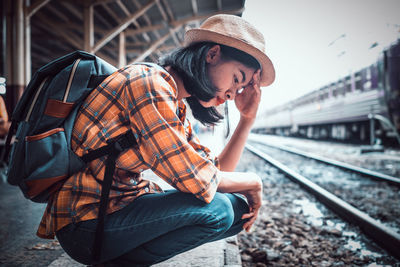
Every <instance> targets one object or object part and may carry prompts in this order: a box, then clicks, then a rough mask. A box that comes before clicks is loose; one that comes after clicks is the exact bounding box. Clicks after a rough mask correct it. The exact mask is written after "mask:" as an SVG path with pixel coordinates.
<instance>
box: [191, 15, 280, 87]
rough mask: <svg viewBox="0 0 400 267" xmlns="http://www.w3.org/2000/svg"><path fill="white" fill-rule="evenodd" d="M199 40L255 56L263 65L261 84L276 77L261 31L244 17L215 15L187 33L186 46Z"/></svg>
mask: <svg viewBox="0 0 400 267" xmlns="http://www.w3.org/2000/svg"><path fill="white" fill-rule="evenodd" d="M197 42H214V43H218V44H223V45H227V46H231V47H234V48H236V49H239V50H241V51H243V52H246V53H247V54H249V55H251V56H253V57H254V58H255V59H257V60H258V62H259V63H260V65H261V82H260V84H261V86H268V85H270V84H271V83H272V82H273V81H274V79H275V69H274V66H273V64H272V62H271V60H270V59H269V57H268V56H267V55H266V54H265V40H264V36H263V35H262V33H261V32H259V31H258V30H257V29H256V28H255V27H254V26H253V25H251V24H250V23H248V22H247V21H245V20H244V19H243V18H241V17H238V16H234V15H226V14H223V15H215V16H212V17H209V18H208V19H207V20H205V21H204V22H203V24H202V25H201V26H200V28H197V29H191V30H188V31H187V32H186V33H185V46H189V45H191V44H193V43H197Z"/></svg>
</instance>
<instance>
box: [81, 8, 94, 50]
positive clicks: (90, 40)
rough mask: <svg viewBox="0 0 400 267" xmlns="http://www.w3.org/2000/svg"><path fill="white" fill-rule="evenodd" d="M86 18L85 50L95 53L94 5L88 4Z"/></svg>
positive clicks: (84, 13)
mask: <svg viewBox="0 0 400 267" xmlns="http://www.w3.org/2000/svg"><path fill="white" fill-rule="evenodd" d="M83 18H84V27H85V29H84V44H83V46H84V47H83V50H85V51H86V52H89V53H93V46H94V24H93V5H90V4H86V5H85V7H84V11H83Z"/></svg>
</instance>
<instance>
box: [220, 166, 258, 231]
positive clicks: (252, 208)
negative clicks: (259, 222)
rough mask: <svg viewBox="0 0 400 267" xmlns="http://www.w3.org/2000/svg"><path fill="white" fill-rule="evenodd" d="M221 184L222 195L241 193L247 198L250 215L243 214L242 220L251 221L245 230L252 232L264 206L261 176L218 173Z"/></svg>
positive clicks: (242, 173) (248, 173) (245, 225)
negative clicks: (251, 229) (252, 227)
mask: <svg viewBox="0 0 400 267" xmlns="http://www.w3.org/2000/svg"><path fill="white" fill-rule="evenodd" d="M218 175H219V176H220V183H219V185H218V191H219V192H222V193H239V194H242V195H244V196H245V197H246V199H247V203H248V205H249V213H246V214H243V216H242V219H249V220H248V221H247V222H246V223H245V224H244V225H243V229H245V230H246V231H247V232H248V231H250V228H251V226H252V225H253V224H254V222H255V220H256V219H257V216H258V212H259V210H260V207H261V204H262V189H263V184H262V180H261V178H260V176H258V175H257V174H256V173H252V172H223V171H220V172H219V173H218Z"/></svg>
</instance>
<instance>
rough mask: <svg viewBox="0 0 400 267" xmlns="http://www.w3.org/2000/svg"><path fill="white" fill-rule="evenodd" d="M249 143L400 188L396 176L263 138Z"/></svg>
mask: <svg viewBox="0 0 400 267" xmlns="http://www.w3.org/2000/svg"><path fill="white" fill-rule="evenodd" d="M249 141H253V142H257V143H260V144H263V145H266V146H270V147H274V148H277V149H280V150H283V151H286V152H290V153H293V154H296V155H300V156H303V157H306V158H310V159H314V160H317V161H320V162H323V163H326V164H329V165H333V166H336V167H339V168H342V169H344V170H348V171H352V172H356V173H359V174H361V175H364V176H367V177H369V178H372V179H374V180H377V181H385V182H388V183H390V184H392V185H396V186H400V178H398V177H394V176H391V175H387V174H384V173H380V172H376V171H372V170H369V169H366V168H361V167H358V166H354V165H351V164H348V163H345V162H342V161H338V160H334V159H328V158H326V157H323V156H319V155H316V154H313V153H309V152H304V151H301V150H298V149H295V148H292V147H288V146H284V145H277V144H273V143H271V142H267V141H265V140H263V139H262V136H251V137H249Z"/></svg>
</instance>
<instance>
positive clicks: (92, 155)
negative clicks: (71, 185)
mask: <svg viewBox="0 0 400 267" xmlns="http://www.w3.org/2000/svg"><path fill="white" fill-rule="evenodd" d="M107 143H108V144H107V145H105V146H103V147H100V148H98V149H96V150H92V151H90V152H89V153H88V154H86V155H84V156H82V157H81V159H82V160H83V161H85V162H86V163H88V162H90V161H92V160H94V159H98V158H100V157H103V156H105V155H107V159H106V170H105V173H104V179H103V183H102V189H101V198H100V207H99V214H98V218H97V225H96V234H95V237H94V242H93V250H92V258H93V260H94V261H95V262H97V261H98V260H99V259H100V255H101V250H102V244H103V237H104V219H105V215H106V210H107V205H108V196H109V195H110V189H111V185H112V180H113V176H114V171H115V161H116V160H117V158H118V155H119V154H120V153H121V152H122V151H124V150H125V149H127V148H130V147H134V146H136V145H137V142H136V139H135V137H134V135H133V133H132V131H131V130H129V131H128V132H126V133H125V134H123V135H120V136H118V137H117V138H116V139H111V140H109V141H108V142H107Z"/></svg>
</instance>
